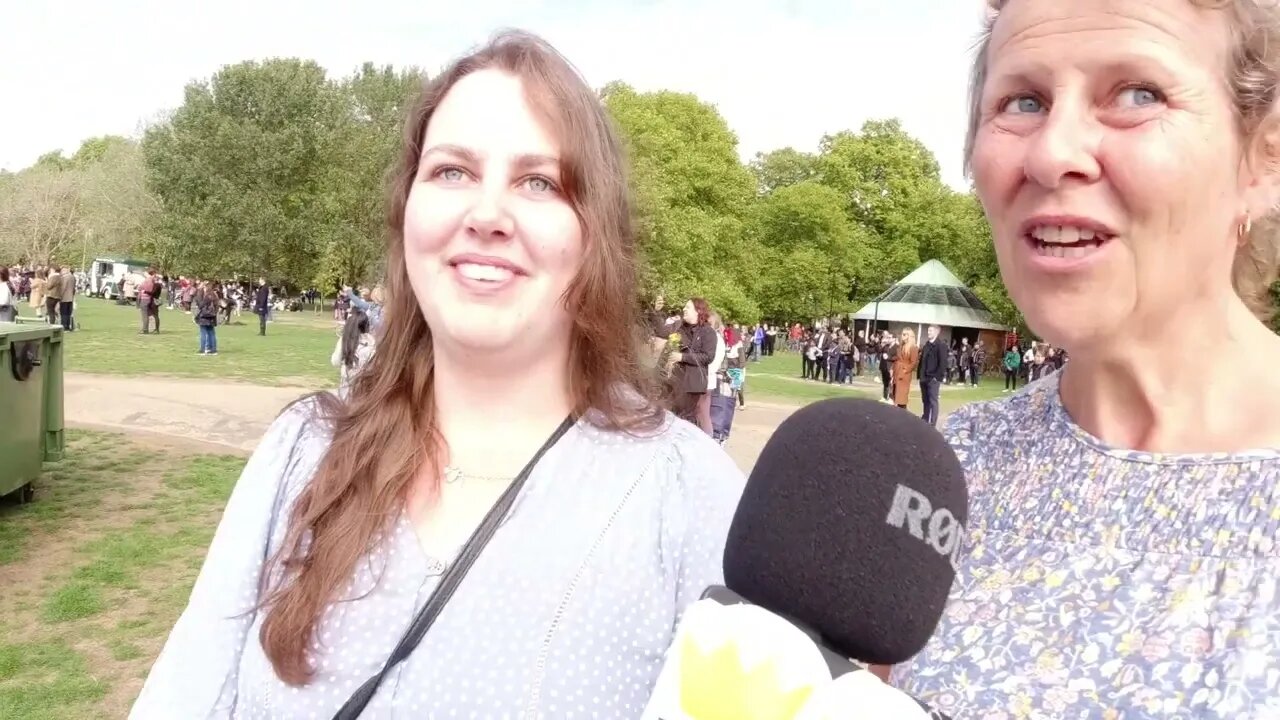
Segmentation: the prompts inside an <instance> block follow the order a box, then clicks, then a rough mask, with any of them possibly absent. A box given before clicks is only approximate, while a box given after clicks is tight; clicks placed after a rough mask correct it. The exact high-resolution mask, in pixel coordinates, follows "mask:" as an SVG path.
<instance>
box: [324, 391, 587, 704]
mask: <svg viewBox="0 0 1280 720" xmlns="http://www.w3.org/2000/svg"><path fill="white" fill-rule="evenodd" d="M573 424H574V419H573V416H569V417H567V418H565V419H564V422H562V423H560V427H558V428H556V430H555V432H553V433H551V437H549V438H547V441H546V442H545V443H543V444H542V447H541V448H539V449H538V452H536V453H534V454H533V458H532V459H530V460H529V462H528V464H527V465H525V466H524V469H523V470H521V471H520V474H519V475H517V476H516V478H515V479H514V480H512V481H511V485H509V486H508V487H507V489H506V490H505V491H503V493H502V496H501V497H499V498H498V501H497V502H496V503H494V505H493V507H491V508H489V512H488V513H487V514H485V516H484V520H483V521H481V522H480V526H479V527H477V528H476V530H475V532H473V533H471V537H470V538H468V539H467V544H466V545H463V546H462V549H461V550H460V551H459V552H458V557H457V559H455V560H454V561H453V564H452V565H450V566H449V569H448V570H446V571H445V573H444V576H443V577H441V578H440V584H439V585H437V586H436V589H435V590H434V591H432V593H431V597H430V598H428V599H427V602H426V604H425V605H423V606H422V609H421V610H419V611H418V614H417V616H416V617H414V619H413V622H412V623H410V624H409V629H408V630H406V631H405V634H404V637H402V638H400V642H398V643H396V647H395V649H394V650H392V651H391V657H389V658H387V662H386V664H384V665H383V666H382V669H381V670H379V671H378V674H377V675H374V676H373V677H371V678H369V679H368V680H366V681H365V683H364V684H363V685H361V686H360V687H359V688H357V689H356V691H355V692H354V693H352V694H351V697H350V698H347V702H346V703H345V704H344V705H343V706H342V708H341V709H339V710H338V712H337V714H336V715H334V716H333V720H356V718H358V717H360V713H362V712H364V708H365V706H366V705H368V704H369V701H370V700H372V699H373V694H374V693H375V692H377V690H378V686H379V685H381V684H382V680H383V679H384V678H385V677H386V676H387V674H388V673H389V672H391V670H392V669H393V668H394V667H395V666H396V665H399V664H400V663H401V662H402V661H403V660H404V659H405V658H407V657H409V654H410V653H412V652H413V650H414V648H416V647H418V643H420V642H422V638H423V636H424V635H426V634H427V630H428V629H430V627H431V625H432V624H433V623H434V622H435V621H436V618H437V617H439V616H440V611H441V610H443V609H444V606H445V605H446V604H447V603H448V602H449V599H450V598H452V597H453V593H454V592H455V591H456V590H457V589H458V585H459V584H460V583H461V582H462V578H463V577H465V576H466V574H467V571H468V570H470V569H471V566H472V565H474V564H475V561H476V558H478V557H480V552H481V551H482V550H484V546H485V545H488V544H489V540H490V538H492V537H493V534H494V533H495V532H497V530H498V526H499V525H501V524H502V520H503V518H505V517H506V516H507V513H508V512H509V511H510V510H511V506H512V505H514V504H515V501H516V497H517V496H519V495H520V490H521V488H523V487H524V484H525V481H526V480H528V479H529V475H531V474H532V473H533V468H534V467H535V466H537V464H538V461H539V460H541V459H542V456H543V455H545V454H546V452H547V451H548V450H550V449H551V448H552V446H554V445H555V444H556V443H557V442H559V441H560V438H562V437H564V434H565V433H566V432H568V431H569V428H571V427H573Z"/></svg>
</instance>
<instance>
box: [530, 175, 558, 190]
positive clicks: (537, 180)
mask: <svg viewBox="0 0 1280 720" xmlns="http://www.w3.org/2000/svg"><path fill="white" fill-rule="evenodd" d="M524 186H525V187H527V188H529V189H530V190H532V191H534V192H535V193H548V192H555V189H556V186H555V185H554V184H552V182H551V181H550V180H548V179H546V178H544V177H542V176H541V175H530V176H529V177H527V178H525V180H524Z"/></svg>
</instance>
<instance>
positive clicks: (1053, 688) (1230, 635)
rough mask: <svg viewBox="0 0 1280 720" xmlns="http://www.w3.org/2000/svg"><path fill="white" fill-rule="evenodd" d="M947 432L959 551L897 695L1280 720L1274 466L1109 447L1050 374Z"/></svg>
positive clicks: (970, 704) (982, 705) (1277, 461)
mask: <svg viewBox="0 0 1280 720" xmlns="http://www.w3.org/2000/svg"><path fill="white" fill-rule="evenodd" d="M946 432H947V436H948V439H949V440H950V441H951V444H952V447H954V448H955V450H956V453H957V455H959V457H960V460H961V463H962V464H963V465H964V467H965V471H966V476H967V478H968V482H969V494H970V501H969V502H970V510H969V518H970V528H969V530H970V533H969V536H970V542H969V547H968V548H967V550H968V552H967V554H966V556H965V557H964V559H963V560H962V562H961V565H960V568H959V571H958V573H957V575H956V580H955V585H954V587H953V588H952V593H951V599H950V602H949V604H948V606H947V610H946V614H945V615H944V617H943V619H942V623H941V624H940V625H939V627H938V630H937V632H936V633H935V634H934V637H933V639H932V641H931V642H930V643H929V645H928V647H926V648H925V650H924V652H922V653H920V654H919V655H918V656H917V657H916V658H915V659H914V660H913V661H912V662H910V663H908V664H907V665H905V666H902V667H899V668H897V669H896V672H895V675H894V682H895V684H898V685H899V686H900V687H903V688H904V689H905V690H907V691H908V692H911V693H913V694H915V695H917V696H919V697H921V698H922V699H924V700H926V701H928V702H930V703H932V704H933V705H934V706H936V707H938V708H939V709H941V710H944V711H946V712H948V713H949V714H950V715H951V716H952V717H955V718H980V719H984V720H1014V719H1015V718H1091V719H1092V718H1100V719H1102V720H1153V719H1155V718H1161V719H1169V720H1172V719H1175V718H1176V719H1183V718H1185V719H1188V720H1190V719H1191V718H1196V719H1197V720H1264V719H1265V720H1276V719H1277V718H1280V592H1277V585H1278V584H1280V452H1277V451H1276V450H1257V451H1251V452H1240V453H1233V454H1198V455H1170V454H1152V453H1141V452H1134V451H1129V450H1122V449H1117V448H1113V447H1109V446H1107V445H1106V444H1104V443H1103V442H1102V441H1100V440H1099V439H1098V438H1096V437H1093V436H1091V435H1090V434H1088V433H1087V432H1085V431H1084V430H1083V429H1082V428H1081V427H1080V426H1078V425H1077V424H1076V423H1075V422H1073V421H1072V420H1071V418H1070V416H1068V415H1067V412H1066V410H1065V409H1064V408H1063V406H1062V402H1061V400H1060V397H1059V394H1058V374H1056V373H1055V374H1053V375H1050V376H1048V377H1047V378H1045V379H1044V380H1041V381H1039V382H1036V383H1033V384H1032V385H1030V386H1028V387H1027V388H1026V389H1025V390H1023V391H1022V392H1020V393H1018V394H1017V395H1014V396H1011V397H1009V398H1006V399H1003V400H998V401H995V402H990V403H978V404H974V405H970V406H967V407H965V408H962V409H961V410H959V411H957V412H956V413H954V414H952V415H951V417H950V418H949V422H948V425H947V431H946Z"/></svg>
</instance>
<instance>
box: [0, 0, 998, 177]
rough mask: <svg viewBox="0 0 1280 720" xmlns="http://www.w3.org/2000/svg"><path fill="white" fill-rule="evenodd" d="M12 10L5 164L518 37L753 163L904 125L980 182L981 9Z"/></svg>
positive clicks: (576, 4)
mask: <svg viewBox="0 0 1280 720" xmlns="http://www.w3.org/2000/svg"><path fill="white" fill-rule="evenodd" d="M0 2H2V3H3V4H4V5H8V6H11V7H6V8H5V10H4V11H3V15H4V17H5V22H4V24H3V26H2V27H0V68H3V69H2V70H0V98H3V100H4V104H5V112H4V113H3V114H0V167H4V168H8V169H17V168H20V167H23V166H26V165H28V164H30V163H31V162H32V161H33V160H34V159H35V158H36V157H37V156H38V155H40V154H41V153H43V152H46V151H48V150H51V149H54V148H62V149H63V150H64V151H66V152H72V151H74V150H75V148H76V147H78V145H79V142H80V141H81V140H82V139H84V138H86V137H91V136H94V135H101V134H104V133H125V134H130V133H133V132H134V131H135V130H136V129H137V128H138V126H139V124H140V122H144V121H146V120H148V119H150V118H152V117H155V115H156V114H157V113H158V112H160V111H163V110H165V109H167V108H172V107H175V106H177V105H178V104H180V103H181V101H182V87H183V85H184V84H185V83H186V82H188V81H189V80H191V79H193V78H204V77H208V76H209V75H210V74H212V73H213V72H215V71H216V70H217V69H218V67H220V66H222V65H224V64H228V63H232V62H237V61H240V60H244V59H250V58H262V57H271V56H302V57H308V58H313V59H315V60H317V61H318V62H320V63H321V64H322V65H324V66H325V67H326V68H328V69H329V70H330V71H331V72H333V73H335V74H344V73H346V72H348V71H350V70H351V69H352V68H354V67H356V66H357V65H359V64H360V63H361V62H363V61H365V60H372V61H374V62H378V63H393V64H396V65H407V64H416V65H421V66H424V67H426V68H427V69H428V70H435V69H436V68H437V67H439V66H440V65H441V64H443V63H445V62H446V61H447V60H448V59H449V58H451V57H452V56H454V55H456V54H458V53H460V52H463V51H464V50H466V49H467V48H468V47H470V46H472V45H474V44H476V43H478V42H481V41H483V40H484V39H485V37H487V36H488V34H489V33H491V32H492V31H494V30H496V29H498V28H501V27H507V26H518V27H525V28H528V29H530V30H533V31H535V32H539V33H541V34H543V35H544V36H545V37H547V39H548V40H550V41H551V42H552V43H554V44H555V45H556V46H557V47H558V48H559V49H560V50H561V51H562V52H563V53H564V54H565V55H566V56H568V57H569V58H570V59H571V60H572V61H573V62H574V63H575V64H576V65H577V66H578V67H579V68H580V69H581V70H582V72H583V74H584V75H586V77H587V79H588V80H589V81H590V82H591V83H592V84H593V85H597V86H599V85H603V84H604V83H606V82H609V81H610V80H615V79H621V80H624V81H626V82H628V83H630V84H632V85H633V86H636V87H637V88H639V89H643V90H650V89H659V88H668V89H673V90H681V91H689V92H694V93H696V94H697V95H698V96H700V97H701V98H703V99H705V100H707V101H709V102H712V103H714V104H715V105H716V106H717V107H719V109H720V111H721V112H722V113H723V114H724V116H725V117H726V118H727V119H728V121H729V124H730V125H731V126H732V127H733V129H734V130H735V131H736V132H737V133H738V136H739V138H740V140H741V150H742V154H743V156H744V158H745V157H750V156H751V155H752V154H754V153H755V152H756V151H759V150H769V149H773V148H776V147H782V146H786V145H791V146H794V147H796V148H799V149H804V150H812V149H814V148H816V146H817V142H818V140H819V138H820V137H821V136H822V135H823V134H825V133H828V132H835V131H838V130H842V129H846V128H852V129H856V128H858V127H859V126H860V125H861V124H862V122H863V121H864V120H866V119H868V118H879V117H890V116H896V117H900V118H901V119H902V120H903V123H904V125H905V126H906V128H907V130H908V131H909V132H911V133H912V134H913V135H915V136H916V137H918V138H920V139H921V140H922V141H924V143H925V144H926V145H928V146H929V147H930V149H932V150H933V152H934V153H935V154H936V155H937V156H938V160H939V162H940V164H941V165H942V169H943V176H944V178H945V179H946V180H947V181H948V182H949V183H951V184H952V185H955V186H957V187H961V186H963V185H964V181H963V178H962V176H961V170H960V167H961V158H960V153H961V149H962V146H963V132H964V112H965V110H964V106H965V85H966V81H967V77H966V76H967V67H968V62H969V50H970V46H971V45H972V41H973V38H974V37H975V35H976V32H977V30H978V18H979V17H980V15H979V13H980V7H981V3H980V2H977V1H976V0H967V1H965V2H957V0H896V2H893V3H885V2H872V1H870V0H843V2H842V1H840V0H812V1H808V0H790V1H789V2H788V1H784V0H775V1H773V2H766V1H764V0H738V1H734V0H683V1H680V2H676V1H671V0H630V1H628V0H621V1H618V0H614V1H613V2H599V1H598V0H597V1H596V2H587V1H586V0H571V1H567V2H566V1H560V2H554V1H552V0H523V1H520V0H499V1H495V2H486V1H484V0H458V1H452V2H445V3H440V2H428V1H422V0H418V1H414V0H376V1H375V0H370V1H369V2H367V3H359V4H357V3H355V2H354V0H352V1H350V2H345V1H344V2H340V1H338V0H312V1H310V2H301V1H299V0H219V2H217V3H207V2H192V1H190V0H183V1H175V0H168V1H165V0H118V1H117V2H110V3H101V2H96V1H94V0H63V1H62V2H46V3H20V2H18V0H0Z"/></svg>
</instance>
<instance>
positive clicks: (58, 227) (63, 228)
mask: <svg viewBox="0 0 1280 720" xmlns="http://www.w3.org/2000/svg"><path fill="white" fill-rule="evenodd" d="M60 167H61V164H59V163H52V162H44V163H37V164H36V165H34V166H32V167H30V168H27V169H26V170H23V171H22V172H20V173H16V174H14V175H13V176H12V177H11V178H9V179H8V180H6V181H5V183H4V185H3V186H2V187H0V190H2V193H0V262H16V261H25V262H29V263H33V264H37V265H47V264H49V263H50V261H53V260H57V261H59V262H70V256H72V255H79V254H81V253H80V252H76V251H79V250H80V249H81V248H80V247H79V245H80V244H81V243H82V242H83V241H84V237H85V236H84V225H83V213H82V211H81V200H80V188H79V187H78V184H77V178H76V175H75V173H71V172H64V171H63V170H61V169H60Z"/></svg>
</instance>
